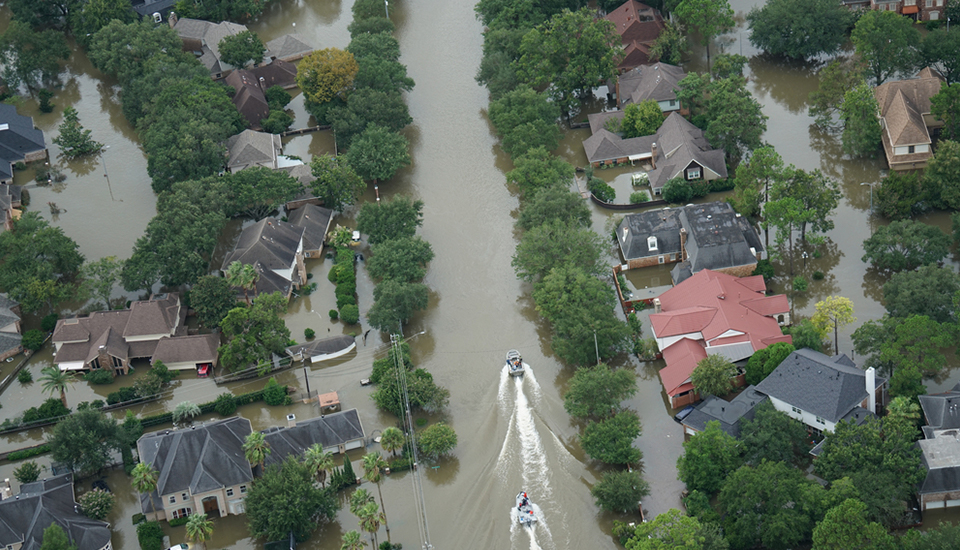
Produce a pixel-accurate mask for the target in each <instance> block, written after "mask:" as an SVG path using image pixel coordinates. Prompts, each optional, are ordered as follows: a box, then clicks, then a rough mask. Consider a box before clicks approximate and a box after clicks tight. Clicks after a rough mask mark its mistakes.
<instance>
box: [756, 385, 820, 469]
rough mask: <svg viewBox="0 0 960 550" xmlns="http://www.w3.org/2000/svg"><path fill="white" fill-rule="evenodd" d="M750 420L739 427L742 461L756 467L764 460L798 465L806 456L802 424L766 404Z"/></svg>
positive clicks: (759, 407) (807, 445)
mask: <svg viewBox="0 0 960 550" xmlns="http://www.w3.org/2000/svg"><path fill="white" fill-rule="evenodd" d="M755 410H756V412H755V415H754V417H753V418H752V419H751V420H748V421H746V422H743V424H742V425H741V427H740V441H741V442H742V447H743V457H744V460H745V461H746V462H747V464H750V465H752V466H757V465H759V464H760V463H761V462H763V461H764V460H768V461H770V462H787V463H791V464H797V463H798V462H799V461H800V460H802V458H803V457H804V456H805V455H806V454H807V453H808V452H809V450H810V445H809V444H808V443H807V441H808V439H809V438H808V437H807V430H806V427H805V426H804V425H803V423H801V422H798V421H796V420H794V419H792V418H790V417H789V416H787V415H786V414H784V413H782V412H780V411H778V410H776V409H774V408H773V405H771V404H770V402H769V401H764V402H763V403H761V404H759V405H757V408H756V409H755Z"/></svg>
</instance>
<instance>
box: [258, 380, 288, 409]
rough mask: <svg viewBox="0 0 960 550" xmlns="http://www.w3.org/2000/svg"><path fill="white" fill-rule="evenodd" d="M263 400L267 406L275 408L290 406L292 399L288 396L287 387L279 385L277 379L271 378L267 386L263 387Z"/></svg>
mask: <svg viewBox="0 0 960 550" xmlns="http://www.w3.org/2000/svg"><path fill="white" fill-rule="evenodd" d="M263 400H264V401H265V402H266V403H267V405H270V406H273V407H276V406H278V405H289V404H290V398H289V397H288V396H287V387H286V386H281V385H280V384H278V383H277V379H276V378H271V379H270V380H269V381H268V382H267V385H266V386H264V387H263Z"/></svg>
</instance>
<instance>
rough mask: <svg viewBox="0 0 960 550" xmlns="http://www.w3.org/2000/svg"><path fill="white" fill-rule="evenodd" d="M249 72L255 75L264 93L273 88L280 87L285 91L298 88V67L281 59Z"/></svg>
mask: <svg viewBox="0 0 960 550" xmlns="http://www.w3.org/2000/svg"><path fill="white" fill-rule="evenodd" d="M247 72H249V73H251V74H253V77H254V79H255V80H256V81H257V82H259V83H260V88H262V89H263V91H264V92H266V91H267V90H268V89H270V88H272V87H273V86H280V87H281V88H283V89H284V90H290V89H292V88H296V87H297V66H296V65H294V64H293V63H288V62H286V61H282V60H280V59H274V60H273V61H272V62H271V63H268V64H266V65H259V66H257V67H254V68H252V69H249V70H247Z"/></svg>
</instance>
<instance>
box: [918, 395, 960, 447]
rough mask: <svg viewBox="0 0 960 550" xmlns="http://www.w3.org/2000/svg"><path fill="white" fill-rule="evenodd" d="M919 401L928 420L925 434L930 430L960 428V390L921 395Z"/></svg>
mask: <svg viewBox="0 0 960 550" xmlns="http://www.w3.org/2000/svg"><path fill="white" fill-rule="evenodd" d="M958 386H960V384H958ZM919 399H920V407H921V408H922V409H923V416H924V417H925V418H926V419H927V425H926V426H925V427H924V432H926V431H927V429H928V428H929V429H930V430H950V429H957V428H960V390H958V388H957V387H956V386H955V387H954V388H953V389H952V390H950V391H948V392H943V393H936V394H933V395H921V396H919ZM928 437H929V436H928Z"/></svg>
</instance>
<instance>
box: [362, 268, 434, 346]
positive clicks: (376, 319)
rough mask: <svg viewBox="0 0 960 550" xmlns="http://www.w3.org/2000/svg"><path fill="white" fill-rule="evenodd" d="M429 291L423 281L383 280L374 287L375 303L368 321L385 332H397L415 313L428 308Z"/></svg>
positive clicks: (368, 314) (368, 315)
mask: <svg viewBox="0 0 960 550" xmlns="http://www.w3.org/2000/svg"><path fill="white" fill-rule="evenodd" d="M429 293H430V292H429V290H428V289H427V286H426V285H424V284H423V283H404V282H400V281H396V280H393V279H388V280H386V281H383V282H381V283H380V284H379V285H377V286H376V288H374V289H373V299H374V303H373V306H371V307H370V310H369V311H368V312H367V321H368V322H369V323H370V326H372V327H374V328H377V329H379V330H381V331H383V332H390V333H393V332H397V331H399V330H400V326H401V325H403V324H405V323H406V322H407V321H408V320H409V319H410V317H413V314H414V313H416V312H417V311H421V310H424V309H427V302H428V300H429Z"/></svg>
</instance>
